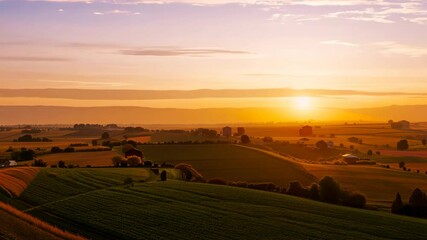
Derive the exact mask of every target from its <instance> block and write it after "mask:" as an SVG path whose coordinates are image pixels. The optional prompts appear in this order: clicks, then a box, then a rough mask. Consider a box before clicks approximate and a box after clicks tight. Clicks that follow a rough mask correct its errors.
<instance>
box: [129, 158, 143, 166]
mask: <svg viewBox="0 0 427 240" xmlns="http://www.w3.org/2000/svg"><path fill="white" fill-rule="evenodd" d="M141 162H142V161H141V158H140V157H137V156H130V157H128V158H127V163H128V164H129V166H131V167H136V166H138V165H140V164H141Z"/></svg>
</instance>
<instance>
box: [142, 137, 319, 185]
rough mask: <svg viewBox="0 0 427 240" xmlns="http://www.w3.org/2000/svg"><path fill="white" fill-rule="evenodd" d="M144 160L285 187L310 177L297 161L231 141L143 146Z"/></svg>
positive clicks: (210, 174) (227, 178) (232, 178)
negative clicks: (188, 165)
mask: <svg viewBox="0 0 427 240" xmlns="http://www.w3.org/2000/svg"><path fill="white" fill-rule="evenodd" d="M139 148H140V149H141V150H142V151H143V152H144V155H145V157H146V159H148V160H152V161H154V162H157V163H162V162H167V163H173V164H178V163H188V164H191V165H192V166H193V167H194V168H195V169H197V170H198V171H199V172H200V173H201V174H202V175H203V176H204V177H205V178H206V179H210V178H223V179H226V180H232V181H248V182H273V183H275V184H278V185H280V186H284V187H286V186H287V185H288V184H289V182H290V181H294V180H298V181H300V182H301V183H303V184H306V185H308V184H311V183H312V182H313V181H315V180H316V179H315V178H313V176H311V175H310V174H309V173H308V172H307V171H305V169H304V168H303V167H301V166H300V165H299V164H297V163H294V162H291V161H285V160H283V158H279V157H275V156H271V155H269V154H266V153H263V152H260V151H257V150H253V149H247V148H242V147H240V146H237V145H233V144H191V145H181V144H172V145H142V146H139Z"/></svg>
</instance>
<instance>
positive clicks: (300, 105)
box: [294, 96, 312, 110]
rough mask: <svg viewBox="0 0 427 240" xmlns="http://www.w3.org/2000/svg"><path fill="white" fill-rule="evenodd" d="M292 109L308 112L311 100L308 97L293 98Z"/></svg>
mask: <svg viewBox="0 0 427 240" xmlns="http://www.w3.org/2000/svg"><path fill="white" fill-rule="evenodd" d="M294 107H295V108H296V109H298V110H310V109H311V108H312V99H311V98H310V97H305V96H298V97H294Z"/></svg>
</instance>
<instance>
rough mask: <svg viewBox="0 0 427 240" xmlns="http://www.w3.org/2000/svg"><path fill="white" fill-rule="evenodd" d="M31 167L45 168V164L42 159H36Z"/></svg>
mask: <svg viewBox="0 0 427 240" xmlns="http://www.w3.org/2000/svg"><path fill="white" fill-rule="evenodd" d="M33 166H34V167H46V166H47V162H45V161H43V160H42V159H36V160H34V163H33Z"/></svg>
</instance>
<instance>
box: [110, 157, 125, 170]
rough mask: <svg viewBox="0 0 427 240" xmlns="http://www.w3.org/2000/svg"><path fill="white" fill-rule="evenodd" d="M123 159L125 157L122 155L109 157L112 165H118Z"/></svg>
mask: <svg viewBox="0 0 427 240" xmlns="http://www.w3.org/2000/svg"><path fill="white" fill-rule="evenodd" d="M124 160H125V159H124V158H123V157H122V156H114V157H113V158H111V161H112V162H113V166H114V167H120V165H121V164H122V162H123V161H124Z"/></svg>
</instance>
